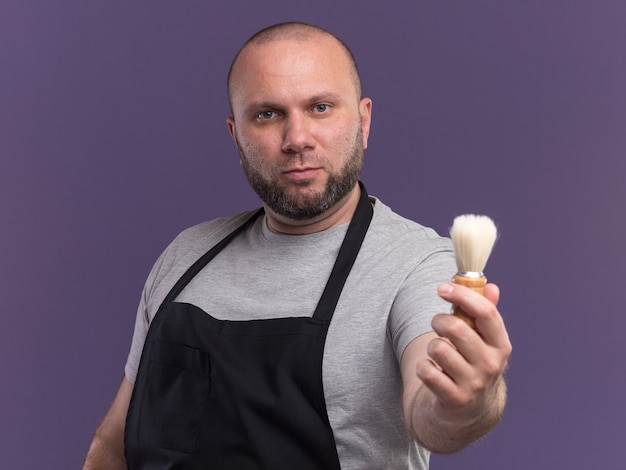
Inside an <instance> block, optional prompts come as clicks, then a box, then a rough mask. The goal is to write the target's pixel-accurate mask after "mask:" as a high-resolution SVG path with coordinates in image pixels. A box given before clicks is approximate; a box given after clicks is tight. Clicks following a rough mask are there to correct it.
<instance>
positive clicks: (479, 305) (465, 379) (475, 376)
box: [416, 283, 512, 418]
mask: <svg viewBox="0 0 626 470" xmlns="http://www.w3.org/2000/svg"><path fill="white" fill-rule="evenodd" d="M439 295H440V296H441V297H442V298H443V299H444V300H447V301H448V302H450V303H452V304H454V305H457V306H459V307H461V309H462V310H463V311H464V312H466V313H467V314H468V315H470V316H471V317H473V318H474V320H475V321H476V330H473V329H471V328H470V327H469V326H468V325H467V324H466V323H465V322H463V321H462V320H460V319H459V318H457V317H455V316H453V315H447V314H440V315H437V316H435V317H434V318H433V321H432V327H433V329H434V331H435V332H436V333H437V334H438V335H439V336H440V337H439V338H434V339H433V340H431V341H430V343H429V344H428V349H427V352H428V359H427V360H423V361H421V362H419V363H418V364H417V368H416V373H417V376H418V377H419V378H420V379H421V381H422V382H423V383H424V385H426V387H428V388H429V389H430V390H431V391H432V392H433V394H434V395H435V397H436V399H437V402H438V403H437V404H438V405H439V406H440V407H441V408H442V409H445V410H450V411H455V410H456V411H458V412H462V413H466V414H468V415H469V416H468V418H470V417H471V415H473V414H475V413H476V412H479V411H480V410H481V409H482V408H483V407H484V406H485V405H486V402H488V401H490V400H491V398H492V397H493V395H494V394H495V393H496V392H497V390H496V389H497V387H498V386H497V383H498V382H499V380H500V379H501V377H502V374H503V372H504V370H505V368H506V364H507V360H508V358H509V355H510V354H511V349H512V347H511V343H510V341H509V336H508V333H507V331H506V328H505V326H504V321H503V320H502V316H501V315H500V313H499V312H498V309H497V303H498V300H499V297H500V291H499V289H498V287H497V286H496V285H495V284H487V285H486V286H485V293H484V297H483V296H480V295H478V294H476V293H475V292H473V291H472V290H470V289H468V288H466V287H463V286H460V285H456V284H451V283H445V284H442V285H441V286H440V287H439Z"/></svg>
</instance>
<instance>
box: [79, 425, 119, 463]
mask: <svg viewBox="0 0 626 470" xmlns="http://www.w3.org/2000/svg"><path fill="white" fill-rule="evenodd" d="M103 424H104V423H103ZM101 428H102V425H101V426H100V428H98V431H96V434H95V436H94V438H93V441H92V442H91V446H90V447H89V452H88V453H87V458H86V459H85V464H84V466H83V470H126V469H127V466H126V458H125V457H124V441H123V436H120V435H118V434H115V435H107V434H106V432H104V433H103V432H102V429H101Z"/></svg>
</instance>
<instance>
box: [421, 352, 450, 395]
mask: <svg viewBox="0 0 626 470" xmlns="http://www.w3.org/2000/svg"><path fill="white" fill-rule="evenodd" d="M415 374H416V375H417V377H418V378H419V379H420V380H421V381H422V383H423V384H424V385H425V386H426V387H427V388H428V389H429V390H430V391H431V392H432V393H433V394H434V395H435V396H436V397H437V398H439V399H443V400H444V401H447V397H449V396H451V395H453V394H454V392H455V391H456V389H457V386H456V384H455V383H454V381H453V380H452V379H451V378H450V377H449V376H448V375H447V374H445V373H444V372H443V371H442V370H441V368H440V367H439V366H438V365H437V364H436V363H435V362H433V361H432V359H423V360H421V361H419V362H418V363H417V365H416V367H415Z"/></svg>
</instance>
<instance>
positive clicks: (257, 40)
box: [226, 21, 361, 112]
mask: <svg viewBox="0 0 626 470" xmlns="http://www.w3.org/2000/svg"><path fill="white" fill-rule="evenodd" d="M316 35H322V36H327V37H331V38H333V39H334V40H335V41H337V43H338V44H339V45H340V46H341V48H342V49H343V50H344V52H345V53H346V56H347V57H348V61H349V63H350V69H351V72H352V78H353V80H354V86H355V88H356V92H357V97H359V98H360V97H361V77H360V75H359V69H358V67H357V65H356V60H355V59H354V55H353V54H352V51H351V50H350V48H349V47H348V46H347V45H346V43H344V42H343V41H342V40H341V39H339V38H338V37H337V36H335V35H334V34H332V33H330V32H328V31H326V30H325V29H323V28H320V27H319V26H315V25H312V24H309V23H302V22H299V21H289V22H286V23H278V24H275V25H272V26H268V27H267V28H264V29H262V30H260V31H258V32H257V33H255V34H254V35H252V36H251V37H250V39H248V40H247V41H246V42H245V43H244V45H243V46H241V49H239V51H238V52H237V54H235V57H234V59H233V61H232V63H231V64H230V68H229V69H228V79H227V85H226V86H227V90H228V103H229V104H230V107H231V112H232V90H231V77H232V74H233V68H234V67H235V63H236V62H237V59H238V58H239V56H240V55H241V53H242V51H243V50H244V49H245V48H246V47H247V46H249V45H250V44H265V43H268V42H272V41H278V40H282V39H295V40H300V41H305V40H307V39H310V38H311V37H313V36H316Z"/></svg>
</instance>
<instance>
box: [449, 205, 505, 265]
mask: <svg viewBox="0 0 626 470" xmlns="http://www.w3.org/2000/svg"><path fill="white" fill-rule="evenodd" d="M497 236H498V231H497V229H496V226H495V224H494V223H493V220H491V219H490V218H489V217H487V216H485V215H473V214H467V215H460V216H458V217H456V218H455V219H454V223H453V224H452V227H451V228H450V238H452V245H453V246H454V256H455V258H456V265H457V269H458V270H459V272H476V273H482V272H483V270H484V269H485V265H486V264H487V260H488V259H489V255H490V254H491V249H492V248H493V245H494V243H495V242H496V238H497Z"/></svg>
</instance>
